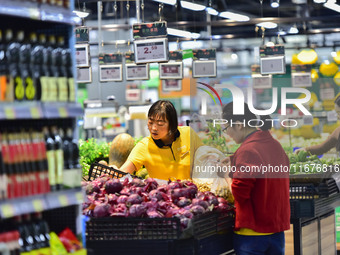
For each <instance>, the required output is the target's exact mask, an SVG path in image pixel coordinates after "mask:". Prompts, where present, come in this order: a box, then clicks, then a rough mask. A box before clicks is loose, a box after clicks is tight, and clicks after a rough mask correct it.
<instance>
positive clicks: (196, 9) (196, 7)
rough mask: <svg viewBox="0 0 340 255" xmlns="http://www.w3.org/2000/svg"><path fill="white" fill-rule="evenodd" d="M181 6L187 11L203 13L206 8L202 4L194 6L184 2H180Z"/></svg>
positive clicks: (182, 0) (192, 3) (191, 3)
mask: <svg viewBox="0 0 340 255" xmlns="http://www.w3.org/2000/svg"><path fill="white" fill-rule="evenodd" d="M181 6H182V7H183V8H185V9H189V10H192V11H203V10H205V8H206V6H204V5H202V4H196V3H194V2H190V1H184V0H181Z"/></svg>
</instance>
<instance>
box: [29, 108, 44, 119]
mask: <svg viewBox="0 0 340 255" xmlns="http://www.w3.org/2000/svg"><path fill="white" fill-rule="evenodd" d="M30 112H31V117H32V118H33V119H39V118H40V117H41V114H40V110H39V108H38V107H31V108H30Z"/></svg>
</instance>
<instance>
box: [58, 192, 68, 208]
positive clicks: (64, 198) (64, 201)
mask: <svg viewBox="0 0 340 255" xmlns="http://www.w3.org/2000/svg"><path fill="white" fill-rule="evenodd" d="M58 199H59V202H60V205H61V206H67V205H68V199H67V196H65V195H60V196H59V197H58Z"/></svg>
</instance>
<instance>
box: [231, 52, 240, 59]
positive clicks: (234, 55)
mask: <svg viewBox="0 0 340 255" xmlns="http://www.w3.org/2000/svg"><path fill="white" fill-rule="evenodd" d="M230 57H231V59H232V60H237V59H238V56H237V54H236V53H233V54H231V56H230Z"/></svg>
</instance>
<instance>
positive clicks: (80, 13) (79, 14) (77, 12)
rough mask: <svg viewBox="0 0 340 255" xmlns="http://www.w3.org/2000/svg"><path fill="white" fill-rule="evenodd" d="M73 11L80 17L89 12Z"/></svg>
mask: <svg viewBox="0 0 340 255" xmlns="http://www.w3.org/2000/svg"><path fill="white" fill-rule="evenodd" d="M73 13H74V14H75V15H77V16H78V17H79V18H82V19H84V18H86V17H87V16H89V14H90V13H88V12H82V11H73Z"/></svg>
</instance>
